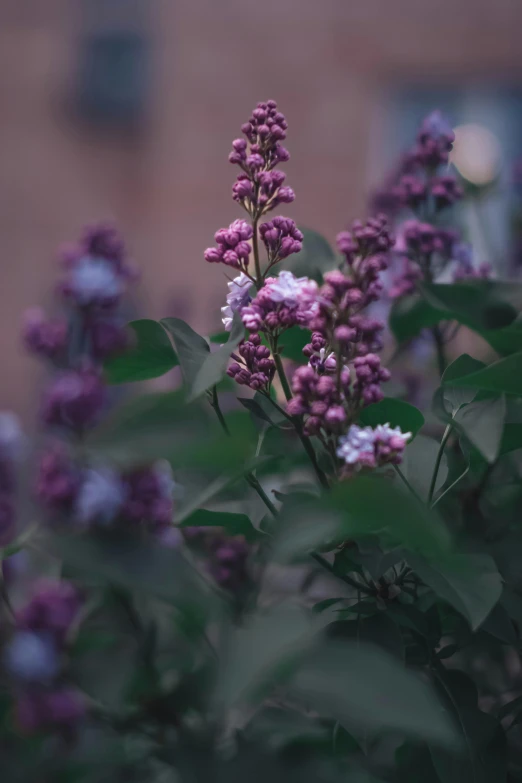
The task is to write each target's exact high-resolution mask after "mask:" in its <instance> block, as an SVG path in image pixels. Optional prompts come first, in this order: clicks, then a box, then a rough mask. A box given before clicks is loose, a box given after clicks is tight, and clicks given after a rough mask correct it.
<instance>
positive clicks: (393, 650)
mask: <svg viewBox="0 0 522 783" xmlns="http://www.w3.org/2000/svg"><path fill="white" fill-rule="evenodd" d="M326 632H327V633H328V636H329V638H332V639H338V640H342V641H354V642H357V643H360V642H364V643H366V644H374V645H376V646H377V647H379V648H380V649H382V650H384V651H385V652H388V653H390V655H393V656H394V658H396V659H397V660H399V661H402V662H403V661H404V643H403V640H402V634H401V632H400V630H399V627H398V625H397V623H395V622H394V621H393V620H392V618H391V616H390V615H389V614H388V613H387V612H378V613H377V614H374V615H372V616H371V617H364V618H358V619H356V620H349V621H347V620H341V621H338V622H334V623H331V624H330V625H329V626H327V628H326Z"/></svg>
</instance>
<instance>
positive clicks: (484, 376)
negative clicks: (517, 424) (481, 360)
mask: <svg viewBox="0 0 522 783" xmlns="http://www.w3.org/2000/svg"><path fill="white" fill-rule="evenodd" d="M451 385H452V386H459V387H466V388H471V389H482V390H484V391H490V392H497V393H498V394H502V393H505V394H514V395H516V396H519V397H520V396H522V353H516V354H513V355H512V356H508V357H506V358H505V359H500V360H499V361H498V362H494V363H493V364H490V365H488V366H487V367H484V368H483V369H481V370H478V371H477V372H473V373H471V374H469V375H464V376H462V377H460V378H454V379H453V380H452V381H451Z"/></svg>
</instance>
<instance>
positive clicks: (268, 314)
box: [241, 271, 318, 336]
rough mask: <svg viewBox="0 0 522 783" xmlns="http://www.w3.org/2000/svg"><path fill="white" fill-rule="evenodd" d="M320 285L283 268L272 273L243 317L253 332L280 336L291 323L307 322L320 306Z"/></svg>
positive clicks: (293, 324) (243, 310) (244, 311)
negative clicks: (279, 271)
mask: <svg viewBox="0 0 522 783" xmlns="http://www.w3.org/2000/svg"><path fill="white" fill-rule="evenodd" d="M317 292H318V286H317V283H316V282H315V281H314V280H309V279H308V278H307V277H295V276H294V275H293V274H292V272H289V271H282V272H281V273H280V274H279V276H278V277H269V278H267V279H266V280H265V284H264V286H263V287H262V288H261V289H260V290H259V291H258V293H257V295H256V296H255V298H254V299H253V300H252V302H251V303H250V304H249V305H247V306H246V307H243V308H242V310H241V317H242V319H243V323H244V325H245V326H246V328H247V329H248V330H249V331H250V332H259V331H264V332H268V333H269V334H271V335H273V336H278V335H279V334H280V333H281V332H282V331H283V330H284V329H288V328H289V327H290V326H295V325H299V326H306V325H308V324H309V322H310V321H311V319H312V318H313V317H314V314H315V312H316V310H317Z"/></svg>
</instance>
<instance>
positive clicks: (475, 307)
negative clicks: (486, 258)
mask: <svg viewBox="0 0 522 783" xmlns="http://www.w3.org/2000/svg"><path fill="white" fill-rule="evenodd" d="M419 290H420V294H419V295H415V296H409V297H404V298H402V299H398V300H397V301H396V302H395V303H394V305H393V308H392V312H391V314H390V328H391V330H392V332H393V333H394V335H395V337H396V338H397V340H398V341H399V342H403V341H404V340H410V339H411V338H412V337H416V336H417V335H418V334H419V332H421V331H422V330H423V329H426V328H429V327H432V326H435V324H437V323H439V322H440V321H458V322H459V323H461V324H464V325H465V326H468V327H469V328H470V329H474V330H475V331H478V332H482V331H487V330H494V329H501V328H503V327H507V326H509V325H510V324H511V323H512V322H513V321H514V319H515V317H516V315H517V309H516V307H515V306H514V305H513V304H511V303H510V301H509V298H508V297H507V295H506V289H505V288H499V286H498V285H497V284H495V283H491V282H487V281H474V282H472V283H454V284H452V285H448V284H445V283H431V284H423V285H421V286H419Z"/></svg>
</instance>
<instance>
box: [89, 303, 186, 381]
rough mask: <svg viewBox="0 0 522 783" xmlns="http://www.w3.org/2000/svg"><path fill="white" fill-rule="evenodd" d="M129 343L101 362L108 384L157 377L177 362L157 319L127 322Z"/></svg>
mask: <svg viewBox="0 0 522 783" xmlns="http://www.w3.org/2000/svg"><path fill="white" fill-rule="evenodd" d="M129 329H130V330H131V331H132V341H131V345H130V347H129V348H128V350H126V351H125V352H124V353H123V354H121V355H119V356H115V357H113V358H112V359H108V360H107V361H106V362H105V365H104V372H105V377H106V378H107V381H108V382H109V383H130V382H132V381H147V380H149V379H150V378H159V377H160V376H161V375H165V373H166V372H168V371H169V370H171V369H172V368H173V367H176V366H177V365H178V364H179V361H178V357H177V356H176V354H175V352H174V350H173V348H172V344H171V342H170V340H169V338H168V337H167V335H166V334H165V330H164V329H163V328H162V327H161V326H160V324H159V323H158V322H157V321H150V320H148V319H146V318H144V319H143V320H141V321H131V322H130V324H129Z"/></svg>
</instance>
